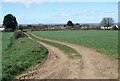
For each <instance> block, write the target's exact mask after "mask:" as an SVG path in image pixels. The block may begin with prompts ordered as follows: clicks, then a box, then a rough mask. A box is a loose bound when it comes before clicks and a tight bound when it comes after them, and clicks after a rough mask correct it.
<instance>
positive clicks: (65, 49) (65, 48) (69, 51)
mask: <svg viewBox="0 0 120 81" xmlns="http://www.w3.org/2000/svg"><path fill="white" fill-rule="evenodd" d="M29 36H30V37H32V38H33V39H36V40H39V41H41V42H44V43H46V44H49V45H52V46H55V47H57V48H59V49H60V50H62V51H63V52H64V53H65V54H67V55H68V56H69V57H71V58H79V57H81V56H80V54H78V53H77V52H76V51H75V50H74V49H72V48H70V47H68V46H66V45H63V44H59V43H55V42H50V41H46V40H41V39H38V38H36V37H34V36H32V35H30V34H29Z"/></svg>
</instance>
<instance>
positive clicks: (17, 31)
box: [14, 30, 24, 39]
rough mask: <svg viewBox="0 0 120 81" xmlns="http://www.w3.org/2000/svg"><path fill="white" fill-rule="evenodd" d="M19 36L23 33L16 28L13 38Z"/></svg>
mask: <svg viewBox="0 0 120 81" xmlns="http://www.w3.org/2000/svg"><path fill="white" fill-rule="evenodd" d="M20 37H24V33H23V32H22V31H21V30H16V31H15V32H14V38H15V39H18V38H20Z"/></svg>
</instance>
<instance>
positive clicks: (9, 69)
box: [2, 33, 48, 81]
mask: <svg viewBox="0 0 120 81" xmlns="http://www.w3.org/2000/svg"><path fill="white" fill-rule="evenodd" d="M11 37H12V33H3V43H2V45H3V50H2V51H3V53H2V72H3V73H2V74H3V76H2V77H3V81H5V79H11V78H14V76H16V75H18V74H20V73H21V72H23V71H25V70H26V69H28V68H30V67H31V66H35V65H37V64H38V63H41V62H42V60H43V59H44V57H45V56H46V54H47V52H48V51H47V49H46V48H45V47H43V46H42V45H40V44H38V43H36V42H34V41H32V40H30V39H28V38H27V37H23V38H20V39H18V40H14V41H12V43H10V41H11ZM10 44H11V45H10Z"/></svg>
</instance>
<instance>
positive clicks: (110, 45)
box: [32, 30, 118, 58]
mask: <svg viewBox="0 0 120 81" xmlns="http://www.w3.org/2000/svg"><path fill="white" fill-rule="evenodd" d="M32 33H33V34H35V35H37V36H41V37H44V38H49V39H54V40H59V41H63V42H68V43H73V44H77V45H82V46H86V47H90V48H95V49H97V51H99V52H101V53H104V54H106V55H108V56H111V57H114V58H117V57H118V31H111V30H108V31H107V30H106V31H104V30H70V31H33V32H32Z"/></svg>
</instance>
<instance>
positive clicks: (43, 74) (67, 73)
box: [16, 35, 118, 79]
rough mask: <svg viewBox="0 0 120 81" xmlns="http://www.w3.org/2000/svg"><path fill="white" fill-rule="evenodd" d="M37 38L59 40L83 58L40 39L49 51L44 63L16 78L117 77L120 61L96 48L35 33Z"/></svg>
mask: <svg viewBox="0 0 120 81" xmlns="http://www.w3.org/2000/svg"><path fill="white" fill-rule="evenodd" d="M33 36H35V37H36V38H39V39H42V40H47V41H52V42H57V43H60V44H64V45H67V46H69V47H71V48H73V49H75V50H76V51H77V52H78V53H79V54H80V55H81V56H82V58H80V59H70V58H69V57H68V56H66V54H64V53H63V52H62V51H61V50H59V49H58V48H56V47H53V46H50V45H47V44H45V43H42V42H40V41H37V40H36V41H37V42H38V43H40V44H42V45H44V46H45V47H46V48H47V49H48V51H49V54H48V57H47V59H46V60H45V62H44V63H42V64H39V65H38V66H37V67H35V68H34V69H33V70H30V71H28V72H25V73H24V74H21V75H20V76H17V77H16V78H20V79H117V78H118V62H117V60H114V59H111V58H108V57H107V56H105V55H103V54H100V53H98V52H96V50H94V49H91V48H87V47H82V46H78V45H74V44H69V43H65V42H60V41H55V40H50V39H45V38H41V37H38V36H36V35H33Z"/></svg>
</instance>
